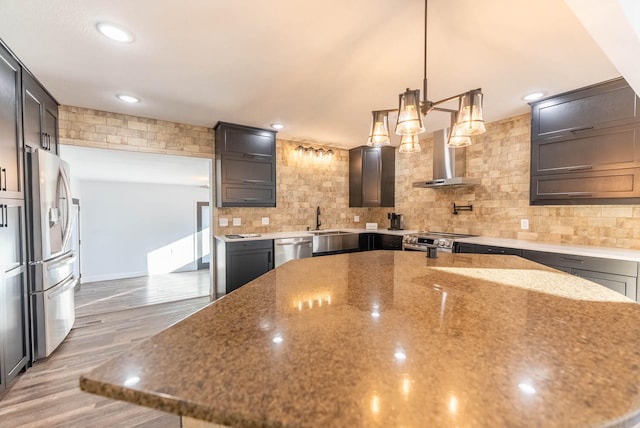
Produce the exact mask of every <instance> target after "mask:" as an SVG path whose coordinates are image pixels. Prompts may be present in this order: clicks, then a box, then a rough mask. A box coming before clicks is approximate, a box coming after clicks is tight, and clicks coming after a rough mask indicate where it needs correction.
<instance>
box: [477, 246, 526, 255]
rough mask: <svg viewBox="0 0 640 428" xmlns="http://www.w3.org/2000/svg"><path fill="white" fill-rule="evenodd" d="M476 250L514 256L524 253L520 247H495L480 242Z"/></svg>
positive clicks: (481, 252) (483, 252)
mask: <svg viewBox="0 0 640 428" xmlns="http://www.w3.org/2000/svg"><path fill="white" fill-rule="evenodd" d="M475 252H476V253H477V254H507V255H514V256H521V255H522V250H520V249H518V248H506V247H494V246H489V245H480V244H476V248H475Z"/></svg>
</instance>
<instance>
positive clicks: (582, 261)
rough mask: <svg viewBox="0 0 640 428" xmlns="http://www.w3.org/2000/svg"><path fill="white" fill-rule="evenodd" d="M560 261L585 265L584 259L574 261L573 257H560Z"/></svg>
mask: <svg viewBox="0 0 640 428" xmlns="http://www.w3.org/2000/svg"><path fill="white" fill-rule="evenodd" d="M560 260H564V261H565V262H575V263H580V264H582V263H584V260H582V259H574V258H571V257H560Z"/></svg>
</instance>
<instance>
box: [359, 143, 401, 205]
mask: <svg viewBox="0 0 640 428" xmlns="http://www.w3.org/2000/svg"><path fill="white" fill-rule="evenodd" d="M395 161H396V152H395V148H394V147H391V146H386V147H369V146H361V147H356V148H355V149H351V150H349V206H350V207H393V206H394V205H395V172H396V169H395V168H396V167H395Z"/></svg>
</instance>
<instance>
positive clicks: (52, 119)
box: [43, 94, 59, 154]
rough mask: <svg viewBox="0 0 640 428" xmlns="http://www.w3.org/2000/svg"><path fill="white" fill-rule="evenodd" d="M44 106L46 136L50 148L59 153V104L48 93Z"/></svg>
mask: <svg viewBox="0 0 640 428" xmlns="http://www.w3.org/2000/svg"><path fill="white" fill-rule="evenodd" d="M45 95H46V94H45ZM43 107H44V110H43V115H44V117H43V125H44V138H46V139H47V142H46V144H47V147H48V150H51V152H53V153H55V154H58V143H59V141H58V138H59V136H58V104H57V103H56V102H55V101H54V100H53V99H52V98H51V97H49V96H48V95H47V96H45V97H44V105H43Z"/></svg>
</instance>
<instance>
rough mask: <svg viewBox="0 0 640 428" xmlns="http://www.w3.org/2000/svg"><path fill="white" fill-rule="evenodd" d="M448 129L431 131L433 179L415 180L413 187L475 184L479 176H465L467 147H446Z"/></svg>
mask: <svg viewBox="0 0 640 428" xmlns="http://www.w3.org/2000/svg"><path fill="white" fill-rule="evenodd" d="M448 131H449V129H448V128H447V129H440V130H438V131H435V132H434V133H433V180H426V181H416V182H414V183H413V187H425V188H434V187H445V186H475V185H478V184H480V179H479V178H470V177H465V173H466V169H467V165H466V164H467V162H466V158H467V149H466V147H464V148H459V149H451V148H449V147H447V140H448V139H449V135H448Z"/></svg>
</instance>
